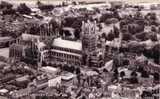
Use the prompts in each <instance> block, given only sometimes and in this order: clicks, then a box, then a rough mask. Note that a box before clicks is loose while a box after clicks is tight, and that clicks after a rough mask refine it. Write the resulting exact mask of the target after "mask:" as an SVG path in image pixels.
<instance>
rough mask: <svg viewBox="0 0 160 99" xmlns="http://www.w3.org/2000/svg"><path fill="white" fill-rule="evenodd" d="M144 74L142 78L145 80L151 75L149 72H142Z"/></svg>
mask: <svg viewBox="0 0 160 99" xmlns="http://www.w3.org/2000/svg"><path fill="white" fill-rule="evenodd" d="M141 73H142V74H141V77H144V78H148V77H149V74H148V72H147V71H145V70H144V71H142V72H141Z"/></svg>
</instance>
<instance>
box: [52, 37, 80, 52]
mask: <svg viewBox="0 0 160 99" xmlns="http://www.w3.org/2000/svg"><path fill="white" fill-rule="evenodd" d="M53 45H54V46H58V47H62V48H68V49H74V50H80V51H81V50H82V43H81V42H76V41H69V40H63V39H62V38H56V39H54V42H53Z"/></svg>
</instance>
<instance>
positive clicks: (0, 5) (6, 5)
mask: <svg viewBox="0 0 160 99" xmlns="http://www.w3.org/2000/svg"><path fill="white" fill-rule="evenodd" d="M12 7H13V5H12V4H10V3H8V2H5V1H1V4H0V9H4V8H7V9H11V8H12Z"/></svg>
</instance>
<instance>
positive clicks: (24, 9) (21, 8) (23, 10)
mask: <svg viewBox="0 0 160 99" xmlns="http://www.w3.org/2000/svg"><path fill="white" fill-rule="evenodd" d="M17 11H18V12H19V13H20V14H27V15H29V14H30V13H31V9H30V8H29V7H28V6H27V5H26V4H25V3H21V4H20V5H19V6H18V7H17Z"/></svg>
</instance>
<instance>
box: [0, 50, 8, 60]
mask: <svg viewBox="0 0 160 99" xmlns="http://www.w3.org/2000/svg"><path fill="white" fill-rule="evenodd" d="M0 56H4V57H6V58H8V57H9V48H1V49H0Z"/></svg>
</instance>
